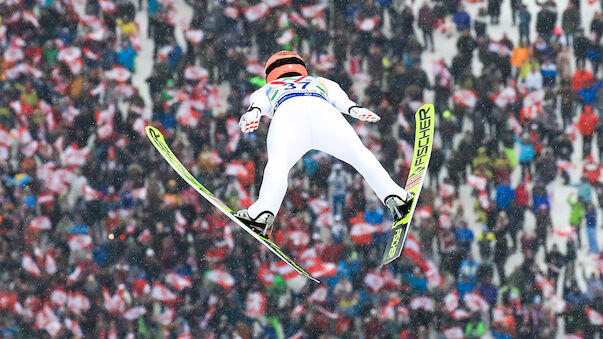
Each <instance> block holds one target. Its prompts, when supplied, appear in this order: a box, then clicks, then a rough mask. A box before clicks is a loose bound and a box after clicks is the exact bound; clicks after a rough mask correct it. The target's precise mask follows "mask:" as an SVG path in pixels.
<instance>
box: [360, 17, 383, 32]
mask: <svg viewBox="0 0 603 339" xmlns="http://www.w3.org/2000/svg"><path fill="white" fill-rule="evenodd" d="M377 21H378V19H377V17H370V18H364V19H362V20H361V21H360V22H359V23H358V29H359V30H361V31H365V32H370V31H372V30H373V29H375V27H376V26H377Z"/></svg>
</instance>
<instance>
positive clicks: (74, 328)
mask: <svg viewBox="0 0 603 339" xmlns="http://www.w3.org/2000/svg"><path fill="white" fill-rule="evenodd" d="M65 327H66V328H68V329H69V330H70V331H71V333H73V335H74V336H76V337H78V338H82V337H83V336H84V332H82V329H81V328H80V324H78V323H77V322H76V321H74V320H71V318H65Z"/></svg>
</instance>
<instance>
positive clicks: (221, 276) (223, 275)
mask: <svg viewBox="0 0 603 339" xmlns="http://www.w3.org/2000/svg"><path fill="white" fill-rule="evenodd" d="M206 277H207V280H209V281H211V282H214V283H216V284H218V285H220V286H222V287H223V288H224V289H226V290H229V289H230V288H231V287H232V285H234V283H235V280H234V278H233V277H232V275H230V273H228V272H227V271H225V270H223V269H220V268H216V269H213V270H211V271H209V272H208V273H207V274H206Z"/></svg>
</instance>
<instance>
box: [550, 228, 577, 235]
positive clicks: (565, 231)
mask: <svg viewBox="0 0 603 339" xmlns="http://www.w3.org/2000/svg"><path fill="white" fill-rule="evenodd" d="M553 233H554V234H556V235H558V236H560V237H573V236H574V235H575V234H576V228H575V227H574V226H571V225H563V226H560V227H557V228H555V230H554V231H553Z"/></svg>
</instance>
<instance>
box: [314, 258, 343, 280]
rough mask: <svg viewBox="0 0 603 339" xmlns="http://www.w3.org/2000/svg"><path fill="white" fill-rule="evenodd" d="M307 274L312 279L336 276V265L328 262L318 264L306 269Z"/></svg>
mask: <svg viewBox="0 0 603 339" xmlns="http://www.w3.org/2000/svg"><path fill="white" fill-rule="evenodd" d="M308 273H310V275H312V276H313V277H314V278H316V279H319V278H322V277H334V276H336V275H337V265H335V264H334V263H330V262H322V261H321V262H319V263H316V264H314V265H312V266H310V267H308Z"/></svg>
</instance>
